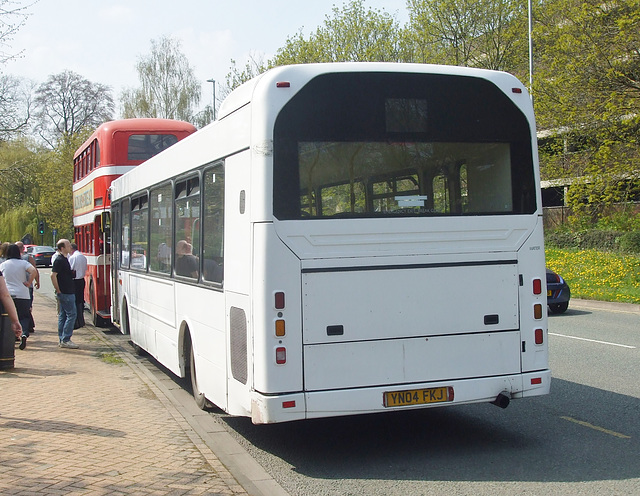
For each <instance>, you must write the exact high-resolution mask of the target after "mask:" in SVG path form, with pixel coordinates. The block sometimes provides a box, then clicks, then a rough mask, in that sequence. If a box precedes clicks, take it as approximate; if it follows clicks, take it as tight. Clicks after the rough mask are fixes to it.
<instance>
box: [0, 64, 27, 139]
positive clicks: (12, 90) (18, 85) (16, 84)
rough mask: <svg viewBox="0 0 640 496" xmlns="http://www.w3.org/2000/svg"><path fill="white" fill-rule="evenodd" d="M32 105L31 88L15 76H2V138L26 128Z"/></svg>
mask: <svg viewBox="0 0 640 496" xmlns="http://www.w3.org/2000/svg"><path fill="white" fill-rule="evenodd" d="M31 107H32V105H31V89H30V88H29V87H27V85H26V84H25V83H24V82H23V81H21V80H20V79H18V78H16V77H14V76H8V75H3V76H0V139H2V140H7V139H9V138H10V137H13V136H14V135H15V134H17V133H20V132H22V131H25V130H26V128H27V125H28V124H29V119H30V117H31Z"/></svg>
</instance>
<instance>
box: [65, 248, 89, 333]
mask: <svg viewBox="0 0 640 496" xmlns="http://www.w3.org/2000/svg"><path fill="white" fill-rule="evenodd" d="M69 265H70V266H71V270H72V271H75V273H76V276H75V278H74V280H73V283H74V287H75V292H76V323H75V325H74V327H73V328H74V329H79V328H81V327H84V287H85V281H84V276H85V274H86V273H87V257H85V256H84V254H83V253H82V252H81V251H80V250H78V245H76V244H75V243H71V256H69Z"/></svg>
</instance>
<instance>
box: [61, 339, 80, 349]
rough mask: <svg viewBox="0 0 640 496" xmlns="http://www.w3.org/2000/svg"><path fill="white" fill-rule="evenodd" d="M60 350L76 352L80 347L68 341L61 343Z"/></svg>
mask: <svg viewBox="0 0 640 496" xmlns="http://www.w3.org/2000/svg"><path fill="white" fill-rule="evenodd" d="M60 348H69V349H72V350H77V349H78V348H80V346H78V345H77V344H75V343H74V342H73V341H71V340H69V341H61V342H60Z"/></svg>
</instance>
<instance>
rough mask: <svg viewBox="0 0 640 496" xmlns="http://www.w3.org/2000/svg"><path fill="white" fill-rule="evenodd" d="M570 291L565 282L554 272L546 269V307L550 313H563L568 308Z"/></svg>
mask: <svg viewBox="0 0 640 496" xmlns="http://www.w3.org/2000/svg"><path fill="white" fill-rule="evenodd" d="M570 299H571V290H570V289H569V285H568V284H567V282H566V281H565V280H564V279H563V278H562V277H560V276H559V275H558V274H556V273H555V272H554V271H552V270H550V269H547V305H549V310H551V313H564V312H566V311H567V308H569V300H570Z"/></svg>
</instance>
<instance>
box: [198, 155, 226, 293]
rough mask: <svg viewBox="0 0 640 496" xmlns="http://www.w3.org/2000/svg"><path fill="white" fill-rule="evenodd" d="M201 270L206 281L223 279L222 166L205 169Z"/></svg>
mask: <svg viewBox="0 0 640 496" xmlns="http://www.w3.org/2000/svg"><path fill="white" fill-rule="evenodd" d="M203 183H204V197H203V202H204V216H203V219H202V222H203V233H204V234H203V240H202V241H203V242H202V257H203V262H202V272H203V278H204V280H205V281H206V282H213V283H218V284H222V281H223V279H224V238H223V233H224V166H223V165H218V166H216V167H214V168H213V169H208V170H207V171H205V173H204V176H203Z"/></svg>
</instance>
